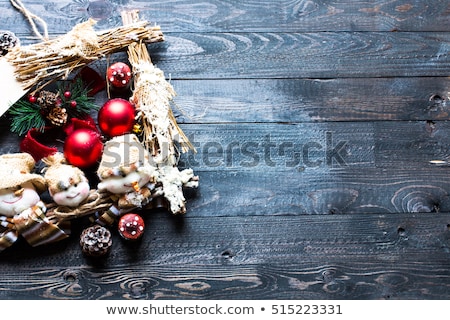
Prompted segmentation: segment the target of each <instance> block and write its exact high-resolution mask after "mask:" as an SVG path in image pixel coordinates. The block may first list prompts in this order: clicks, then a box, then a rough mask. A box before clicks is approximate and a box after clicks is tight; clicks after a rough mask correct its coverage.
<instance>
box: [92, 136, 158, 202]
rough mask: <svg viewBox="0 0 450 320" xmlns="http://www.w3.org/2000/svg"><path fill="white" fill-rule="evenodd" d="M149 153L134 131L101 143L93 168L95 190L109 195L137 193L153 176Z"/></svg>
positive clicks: (152, 180)
mask: <svg viewBox="0 0 450 320" xmlns="http://www.w3.org/2000/svg"><path fill="white" fill-rule="evenodd" d="M150 159H151V158H150V155H149V153H148V151H147V150H145V149H144V147H143V146H142V144H141V142H140V141H139V140H138V138H137V137H136V136H135V135H134V134H125V135H121V136H117V137H115V138H113V139H111V140H109V141H108V142H107V143H106V144H105V148H104V154H103V156H102V161H101V162H100V166H99V168H98V170H97V174H98V177H99V179H100V183H99V184H98V189H99V190H107V191H109V192H110V193H113V194H126V193H132V192H139V190H140V189H141V188H142V187H144V186H145V185H147V184H148V183H151V182H154V181H155V179H156V174H157V172H156V167H154V166H152V165H151V164H150Z"/></svg>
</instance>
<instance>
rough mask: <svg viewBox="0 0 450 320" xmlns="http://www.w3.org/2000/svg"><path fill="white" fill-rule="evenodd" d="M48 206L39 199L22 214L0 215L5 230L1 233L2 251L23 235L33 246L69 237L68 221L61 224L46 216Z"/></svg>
mask: <svg viewBox="0 0 450 320" xmlns="http://www.w3.org/2000/svg"><path fill="white" fill-rule="evenodd" d="M45 212H46V207H45V204H44V203H43V202H42V201H39V202H38V203H37V204H36V205H34V206H33V207H31V208H29V209H26V210H24V211H23V212H21V213H20V214H18V215H16V216H14V217H12V218H8V217H3V216H2V217H0V225H1V227H3V229H4V231H3V232H2V233H1V234H0V251H3V250H4V249H6V248H8V247H10V246H12V245H13V244H14V243H15V242H16V240H17V239H18V238H19V235H21V236H22V237H23V238H25V240H26V241H27V242H28V243H29V244H30V245H31V246H32V247H37V246H40V245H44V244H49V243H53V242H57V241H60V240H63V239H66V238H67V237H69V234H70V230H69V228H68V227H69V226H68V224H67V223H65V224H61V225H59V224H58V223H56V224H55V223H53V222H51V221H50V219H49V218H48V217H46V216H45Z"/></svg>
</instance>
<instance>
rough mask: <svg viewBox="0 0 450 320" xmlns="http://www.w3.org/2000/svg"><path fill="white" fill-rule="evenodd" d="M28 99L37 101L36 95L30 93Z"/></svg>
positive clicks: (32, 101) (33, 101)
mask: <svg viewBox="0 0 450 320" xmlns="http://www.w3.org/2000/svg"><path fill="white" fill-rule="evenodd" d="M28 101H30V102H31V103H36V101H37V98H36V96H33V95H29V96H28Z"/></svg>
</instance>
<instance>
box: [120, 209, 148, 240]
mask: <svg viewBox="0 0 450 320" xmlns="http://www.w3.org/2000/svg"><path fill="white" fill-rule="evenodd" d="M117 228H118V230H119V234H120V235H121V236H122V237H123V238H124V239H125V240H137V239H139V238H140V237H141V236H142V234H143V233H144V228H145V224H144V220H143V219H142V217H141V216H140V215H138V214H136V213H127V214H125V215H123V216H122V217H121V218H120V219H119V224H118V226H117Z"/></svg>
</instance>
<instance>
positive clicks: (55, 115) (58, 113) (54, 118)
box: [36, 90, 67, 127]
mask: <svg viewBox="0 0 450 320" xmlns="http://www.w3.org/2000/svg"><path fill="white" fill-rule="evenodd" d="M36 102H37V103H38V104H39V106H40V107H41V111H42V113H43V115H44V116H45V117H46V118H47V119H48V120H49V121H50V123H51V124H53V125H54V126H56V127H61V126H63V125H65V124H66V122H67V110H66V109H65V108H62V107H61V99H60V98H59V95H58V94H57V93H53V92H50V91H45V90H44V91H41V92H39V97H38V98H37V100H36Z"/></svg>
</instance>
